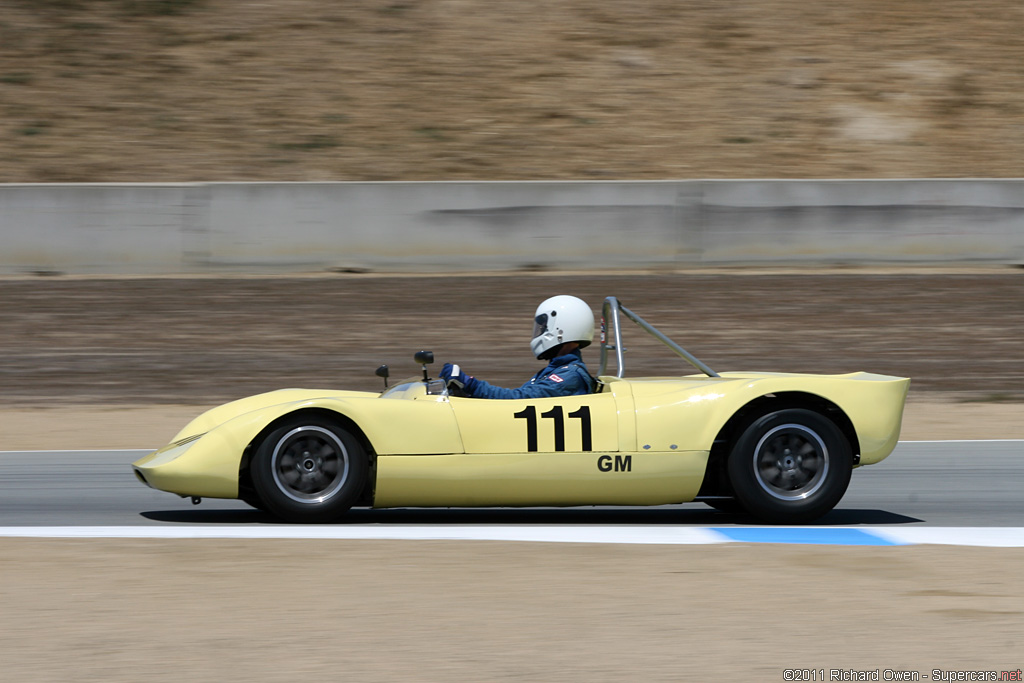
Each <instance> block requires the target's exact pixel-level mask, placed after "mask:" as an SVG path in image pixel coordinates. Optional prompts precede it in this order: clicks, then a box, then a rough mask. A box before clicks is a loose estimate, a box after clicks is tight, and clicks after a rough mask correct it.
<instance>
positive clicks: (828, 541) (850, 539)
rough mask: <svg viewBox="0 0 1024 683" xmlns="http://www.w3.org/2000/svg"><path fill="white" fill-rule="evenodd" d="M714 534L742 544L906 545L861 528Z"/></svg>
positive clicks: (740, 529) (728, 529)
mask: <svg viewBox="0 0 1024 683" xmlns="http://www.w3.org/2000/svg"><path fill="white" fill-rule="evenodd" d="M713 531H715V532H717V533H719V534H722V535H723V536H725V537H726V538H728V539H729V540H730V541H739V542H741V543H790V544H796V545H907V544H906V543H904V542H901V541H896V540H890V539H887V538H882V537H881V536H876V535H875V534H872V533H870V532H867V531H861V530H860V529H848V528H833V527H810V528H808V527H715V528H714V529H713Z"/></svg>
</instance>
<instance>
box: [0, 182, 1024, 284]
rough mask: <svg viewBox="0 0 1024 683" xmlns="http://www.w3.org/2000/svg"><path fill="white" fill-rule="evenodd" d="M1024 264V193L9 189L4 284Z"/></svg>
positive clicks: (690, 186)
mask: <svg viewBox="0 0 1024 683" xmlns="http://www.w3.org/2000/svg"><path fill="white" fill-rule="evenodd" d="M808 262H810V263H879V262H919V263H943V262H944V263H949V262H959V263H963V262H992V263H1024V180H1020V179H1012V180H985V179H979V180H695V181H652V182H642V181H636V182H630V181H604V182H424V183H403V182H398V183H348V182H338V183H334V182H326V183H172V184H79V185H0V273H7V274H11V273H27V272H68V273H111V274H116V273H141V274H154V273H205V272H281V271H317V270H327V269H363V268H365V269H378V270H397V271H402V270H488V269H516V268H593V267H624V268H629V267H672V266H682V265H693V264H724V263H764V264H786V263H808Z"/></svg>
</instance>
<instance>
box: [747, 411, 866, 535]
mask: <svg viewBox="0 0 1024 683" xmlns="http://www.w3.org/2000/svg"><path fill="white" fill-rule="evenodd" d="M728 469H729V480H730V481H731V482H732V485H733V488H734V490H735V492H736V498H737V500H738V501H739V502H740V503H742V505H743V507H745V508H746V509H747V510H748V511H749V512H750V513H751V514H752V515H754V516H755V517H758V518H760V519H762V520H764V521H766V522H773V523H782V524H799V523H801V522H807V521H810V520H812V519H815V518H817V517H820V516H821V515H823V514H825V513H826V512H828V511H829V510H831V509H832V508H834V507H835V506H836V504H837V503H838V502H839V500H840V499H841V498H842V497H843V494H844V493H846V488H847V486H849V484H850V474H851V473H852V472H853V455H852V453H851V452H850V445H849V443H848V442H847V440H846V437H845V436H843V433H842V432H841V431H839V428H838V427H836V425H835V424H834V423H833V422H832V421H831V420H829V419H827V418H826V417H824V416H822V415H820V414H818V413H815V412H812V411H810V410H800V409H788V410H779V411H776V412H774V413H769V414H767V415H764V416H762V417H760V418H758V419H757V420H755V421H754V422H753V423H751V424H750V426H748V427H747V428H746V429H745V430H744V431H743V433H742V434H741V435H740V438H739V439H738V440H737V441H736V443H735V445H734V446H733V449H732V452H731V453H730V454H729V461H728Z"/></svg>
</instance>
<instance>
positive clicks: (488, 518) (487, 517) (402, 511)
mask: <svg viewBox="0 0 1024 683" xmlns="http://www.w3.org/2000/svg"><path fill="white" fill-rule="evenodd" d="M140 514H141V515H142V517H145V518H146V519H148V520H150V521H154V522H165V523H171V524H281V523H283V522H282V521H281V520H280V519H278V518H277V517H275V516H274V515H271V514H269V513H266V512H262V511H260V510H255V509H216V508H214V509H199V508H189V509H185V510H153V511H148V512H143V513H140ZM923 521H924V520H922V519H918V518H916V517H908V516H907V515H901V514H898V513H894V512H888V511H885V510H854V509H837V510H832V511H831V512H829V513H828V514H826V515H824V516H823V517H821V518H820V519H817V520H815V521H813V522H810V523H808V524H807V526H889V525H896V524H915V523H921V522H923ZM334 523H335V524H341V525H350V524H380V525H390V524H395V525H398V524H417V525H422V524H435V525H442V526H443V525H462V524H503V525H508V524H522V525H537V526H542V525H550V524H568V525H580V526H587V525H590V526H593V525H623V526H628V525H636V524H643V525H658V524H664V525H675V526H748V525H758V526H760V525H765V524H764V523H762V522H759V521H758V520H757V519H755V518H753V517H751V516H750V515H746V514H740V513H730V512H720V511H718V510H712V509H700V508H696V507H691V506H681V505H670V506H660V507H653V508H606V507H601V508H484V509H476V508H473V509H466V508H443V509H438V508H396V509H387V510H371V509H365V508H357V509H354V510H350V511H349V512H348V514H346V515H345V516H344V517H343V518H341V519H339V520H338V521H337V522H334ZM765 526H772V525H765Z"/></svg>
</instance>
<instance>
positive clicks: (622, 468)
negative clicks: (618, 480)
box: [597, 455, 633, 472]
mask: <svg viewBox="0 0 1024 683" xmlns="http://www.w3.org/2000/svg"><path fill="white" fill-rule="evenodd" d="M597 469H599V470H601V471H602V472H611V471H612V469H614V470H615V471H616V472H632V471H633V456H632V455H616V456H615V459H614V460H613V459H612V456H610V455H602V456H601V457H600V458H598V459H597Z"/></svg>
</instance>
